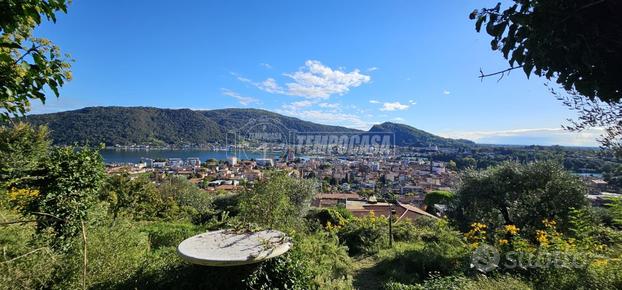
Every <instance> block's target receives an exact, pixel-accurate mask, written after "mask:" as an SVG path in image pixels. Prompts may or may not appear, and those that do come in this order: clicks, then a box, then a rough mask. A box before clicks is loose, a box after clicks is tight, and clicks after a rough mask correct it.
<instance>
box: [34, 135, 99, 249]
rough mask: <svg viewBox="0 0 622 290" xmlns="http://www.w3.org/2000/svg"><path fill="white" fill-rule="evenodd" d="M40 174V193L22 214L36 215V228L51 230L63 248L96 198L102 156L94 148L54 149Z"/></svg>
mask: <svg viewBox="0 0 622 290" xmlns="http://www.w3.org/2000/svg"><path fill="white" fill-rule="evenodd" d="M40 176H41V178H40V179H39V180H38V186H37V188H38V189H39V190H40V194H39V195H38V196H36V197H35V198H34V199H33V202H32V203H31V205H30V207H28V208H27V209H26V212H25V213H26V214H34V215H35V216H36V221H37V229H38V230H40V231H42V230H45V229H51V230H52V232H53V233H54V235H55V237H56V239H55V245H56V246H60V247H66V246H67V245H68V244H69V243H70V241H71V240H70V239H71V238H72V237H74V236H75V235H76V234H78V233H79V232H80V230H81V224H82V223H83V222H84V221H85V220H86V219H87V217H88V216H87V210H88V208H89V207H90V206H91V205H92V202H93V201H95V200H96V197H97V193H98V192H99V189H100V186H101V185H102V183H103V180H104V176H105V171H104V162H103V159H102V157H101V155H99V152H98V151H97V150H95V149H89V148H80V149H76V148H73V147H58V148H54V149H52V150H51V152H50V153H49V156H47V157H46V159H45V166H44V168H43V170H42V171H41V174H40Z"/></svg>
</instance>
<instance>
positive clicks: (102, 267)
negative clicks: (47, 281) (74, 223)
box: [51, 221, 149, 289]
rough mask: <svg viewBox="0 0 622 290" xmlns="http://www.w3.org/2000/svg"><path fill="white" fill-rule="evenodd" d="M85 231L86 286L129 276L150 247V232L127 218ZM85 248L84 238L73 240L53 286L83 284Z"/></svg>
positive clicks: (61, 286) (69, 287) (63, 287)
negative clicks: (82, 239) (85, 246)
mask: <svg viewBox="0 0 622 290" xmlns="http://www.w3.org/2000/svg"><path fill="white" fill-rule="evenodd" d="M86 232H87V276H86V287H87V288H96V287H97V285H99V284H102V283H106V282H109V281H123V280H125V279H128V278H130V277H131V276H132V275H133V274H134V273H135V272H136V271H138V270H139V268H140V267H141V265H142V263H143V262H144V261H145V257H146V254H147V252H148V251H149V244H148V239H147V235H146V234H144V233H142V232H141V231H139V229H138V228H137V227H136V226H135V225H133V224H131V223H130V222H128V221H118V222H117V223H115V224H114V225H113V226H106V225H103V226H98V225H95V226H89V227H87V230H86ZM82 249H83V241H81V242H76V243H74V244H73V246H72V247H71V248H70V249H69V251H68V253H67V254H66V255H65V256H64V257H63V259H62V265H61V266H60V267H58V269H57V270H56V273H55V275H56V277H55V279H56V283H55V284H54V285H53V286H52V287H51V288H52V289H78V288H81V287H82V279H83V276H82V273H83V272H82V271H83V267H84V264H83V263H84V260H83V252H82Z"/></svg>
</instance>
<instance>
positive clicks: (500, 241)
mask: <svg viewBox="0 0 622 290" xmlns="http://www.w3.org/2000/svg"><path fill="white" fill-rule="evenodd" d="M508 243H509V241H508V240H506V239H500V240H499V245H502V246H504V245H507V244H508Z"/></svg>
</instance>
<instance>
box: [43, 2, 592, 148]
mask: <svg viewBox="0 0 622 290" xmlns="http://www.w3.org/2000/svg"><path fill="white" fill-rule="evenodd" d="M496 2H497V1H484V0H482V1H450V0H446V1H412V0H404V1H398V0H391V1H379V0H378V1H371V0H370V1H361V0H342V1H334V0H313V1H310V0H307V1H288V0H279V1H277V0H264V1H258V0H255V1H242V0H235V1H234V0H218V1H214V0H210V1H199V0H196V1H190V0H179V1H164V0H134V1H123V0H107V1H85V0H74V1H73V2H72V4H71V5H70V7H69V10H68V14H67V15H59V17H58V20H57V23H55V24H53V23H44V24H43V25H42V26H41V27H39V28H38V29H37V30H36V35H37V36H41V37H46V38H48V39H50V40H52V41H53V42H54V43H55V44H57V45H58V46H60V47H61V49H62V50H63V51H64V52H67V53H69V54H71V57H72V58H73V59H74V60H75V62H74V63H73V67H72V71H73V76H74V78H73V80H72V81H71V82H69V83H67V84H66V85H65V86H64V87H63V88H62V90H61V97H60V98H59V99H54V98H52V99H50V100H48V102H46V104H45V105H41V104H35V105H34V106H33V111H32V113H35V114H37V113H49V112H58V111H65V110H73V109H78V108H82V107H87V106H113V105H114V106H150V107H160V108H191V109H201V110H208V109H219V108H260V109H266V110H270V111H274V112H277V113H281V114H285V115H289V116H293V117H298V118H300V119H304V120H308V121H313V122H317V123H323V124H331V125H341V126H346V127H351V128H358V129H365V130H366V129H369V128H370V127H371V126H372V125H373V124H378V123H382V122H386V121H389V122H396V123H403V124H407V125H410V126H413V127H416V128H419V129H422V130H425V131H428V132H430V133H433V134H437V135H441V136H445V137H452V138H466V139H470V140H473V141H476V142H478V143H496V144H523V145H531V144H540V145H553V144H560V145H578V146H595V145H597V142H596V137H597V136H598V134H599V132H600V131H599V130H597V129H593V130H590V131H587V132H582V133H569V132H565V131H563V130H562V128H561V125H562V124H567V123H568V122H567V119H568V118H574V117H576V116H575V115H574V113H573V112H572V111H570V110H568V109H567V108H566V107H564V106H563V104H561V102H560V101H558V100H556V99H555V97H554V96H552V95H551V93H550V92H549V91H548V89H547V88H546V87H545V86H544V84H545V82H546V80H545V79H543V78H537V77H532V78H531V79H527V77H526V76H525V75H524V74H523V73H522V72H520V71H514V72H513V73H512V74H510V75H509V76H506V77H504V78H503V79H501V80H498V79H497V78H488V79H484V80H480V79H479V78H478V75H479V71H480V69H482V70H483V71H484V72H494V71H498V70H502V69H505V68H507V67H508V64H507V61H506V60H504V59H503V57H502V56H501V54H499V53H498V52H493V51H492V50H491V49H490V44H489V43H490V38H489V37H488V36H487V35H485V34H481V33H477V32H476V31H475V29H474V23H473V21H471V20H469V18H468V15H469V13H470V12H471V11H473V9H476V8H483V7H493V6H494V5H495V4H496Z"/></svg>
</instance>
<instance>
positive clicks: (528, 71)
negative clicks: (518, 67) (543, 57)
mask: <svg viewBox="0 0 622 290" xmlns="http://www.w3.org/2000/svg"><path fill="white" fill-rule="evenodd" d="M532 69H533V63H531V62H528V63H525V64H523V71H524V72H525V74H526V75H527V78H529V75H531V70H532Z"/></svg>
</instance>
